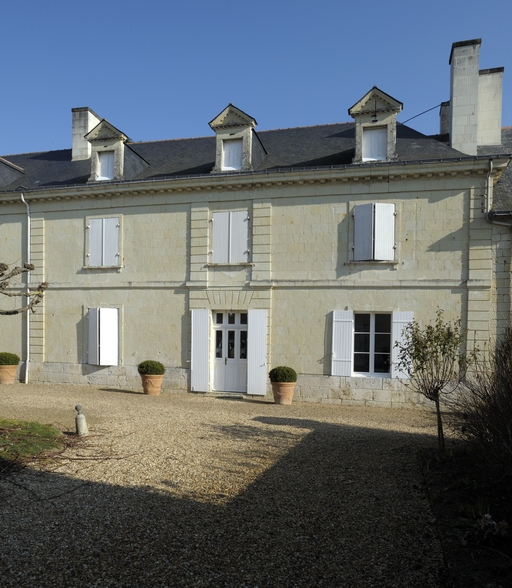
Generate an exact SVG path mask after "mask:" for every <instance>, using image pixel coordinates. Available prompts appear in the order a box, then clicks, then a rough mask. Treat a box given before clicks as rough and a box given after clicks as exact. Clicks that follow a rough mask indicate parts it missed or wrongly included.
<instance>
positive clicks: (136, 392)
mask: <svg viewBox="0 0 512 588" xmlns="http://www.w3.org/2000/svg"><path fill="white" fill-rule="evenodd" d="M98 390H102V391H103V392H116V393H118V394H143V392H142V390H140V391H138V390H129V389H124V388H98Z"/></svg>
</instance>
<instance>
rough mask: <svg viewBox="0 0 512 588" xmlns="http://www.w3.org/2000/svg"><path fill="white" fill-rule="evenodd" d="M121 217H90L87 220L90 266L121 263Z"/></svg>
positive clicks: (108, 265)
mask: <svg viewBox="0 0 512 588" xmlns="http://www.w3.org/2000/svg"><path fill="white" fill-rule="evenodd" d="M120 227H121V224H120V217H117V216H116V217H107V218H90V219H88V221H87V244H88V247H87V259H86V266H88V267H118V266H119V265H120V259H121V254H120Z"/></svg>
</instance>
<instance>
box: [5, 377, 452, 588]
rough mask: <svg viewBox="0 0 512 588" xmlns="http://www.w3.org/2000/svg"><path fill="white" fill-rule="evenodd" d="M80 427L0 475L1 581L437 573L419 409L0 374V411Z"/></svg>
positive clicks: (334, 579) (349, 579)
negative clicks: (288, 402)
mask: <svg viewBox="0 0 512 588" xmlns="http://www.w3.org/2000/svg"><path fill="white" fill-rule="evenodd" d="M77 403H80V404H82V406H83V412H84V414H85V415H86V417H87V423H88V425H89V430H90V432H91V435H90V436H89V437H88V438H87V439H85V440H80V441H79V442H78V444H77V445H75V446H74V447H71V448H69V449H68V450H66V452H65V453H64V454H63V455H62V456H60V457H59V458H58V459H57V460H55V461H54V462H53V463H51V464H47V465H45V466H44V467H40V466H33V467H29V468H25V469H24V470H21V471H20V472H18V473H15V474H12V475H10V476H8V477H3V478H0V529H1V550H0V585H1V586H2V588H7V587H11V586H16V587H23V588H24V587H28V586H30V587H31V588H39V587H47V586H48V587H50V586H51V587H60V586H65V587H72V586H76V587H86V586H87V587H93V586H97V587H101V588H104V587H110V586H112V587H120V586H122V587H125V588H128V587H137V588H139V587H150V586H162V587H163V586H186V587H189V586H190V587H192V586H194V587H195V586H200V587H203V586H209V587H221V586H222V587H223V586H227V587H242V586H246V587H250V588H256V587H260V588H262V587H265V586H290V587H294V586H328V587H336V588H337V587H340V588H345V587H358V588H361V587H364V588H368V587H408V588H411V587H415V586H417V587H421V588H426V587H438V586H441V585H442V583H441V580H440V576H441V575H442V568H443V558H442V553H441V548H440V544H439V541H438V539H437V536H436V532H435V522H434V520H433V517H432V514H431V511H430V508H429V505H428V502H427V500H426V497H425V492H424V488H423V485H422V478H421V474H420V471H419V467H418V463H417V458H416V451H417V449H418V448H421V447H430V446H432V445H433V444H435V443H436V437H435V429H434V426H435V422H434V419H433V417H432V415H431V414H430V413H428V412H423V411H420V410H416V411H414V410H407V409H377V408H360V407H357V408H356V407H341V406H335V405H324V404H309V403H295V404H293V405H292V406H278V405H274V404H273V403H270V402H269V400H268V399H262V400H250V399H247V398H241V397H238V396H229V395H218V396H213V395H210V396H204V395H194V394H176V393H166V392H165V391H164V392H163V393H162V395H161V396H158V397H153V396H145V395H143V394H140V393H138V391H135V390H118V389H97V388H90V387H82V386H65V385H59V386H49V385H22V384H17V385H14V386H5V385H4V386H0V415H1V416H3V417H7V418H19V419H24V420H39V421H42V422H45V423H53V424H56V425H57V426H58V427H59V428H61V429H62V430H63V431H73V430H74V417H75V415H76V412H75V411H74V406H75V404H77Z"/></svg>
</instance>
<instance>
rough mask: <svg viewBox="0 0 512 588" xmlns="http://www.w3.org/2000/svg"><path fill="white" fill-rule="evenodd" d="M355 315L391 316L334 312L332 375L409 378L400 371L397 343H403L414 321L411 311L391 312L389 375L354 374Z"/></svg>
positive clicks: (363, 312) (343, 311) (348, 311)
mask: <svg viewBox="0 0 512 588" xmlns="http://www.w3.org/2000/svg"><path fill="white" fill-rule="evenodd" d="M355 314H389V313H386V312H374V313H371V312H368V311H360V312H359V311H358V312H354V311H352V310H334V311H333V313H332V360H331V375H333V376H357V377H374V378H390V377H391V378H401V379H405V378H407V374H405V373H404V372H400V371H398V369H397V367H396V364H397V362H398V350H397V348H396V347H395V343H396V342H397V341H398V342H402V341H403V336H404V332H403V331H404V328H405V327H406V326H407V325H408V324H409V323H411V322H412V321H413V319H414V314H413V313H412V312H410V311H393V312H391V313H390V314H391V370H390V373H389V374H382V373H366V372H354V369H353V366H354V322H355V321H354V319H355Z"/></svg>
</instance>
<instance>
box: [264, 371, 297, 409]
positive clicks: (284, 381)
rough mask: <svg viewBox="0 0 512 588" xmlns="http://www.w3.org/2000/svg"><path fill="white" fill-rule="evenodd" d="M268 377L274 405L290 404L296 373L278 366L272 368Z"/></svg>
mask: <svg viewBox="0 0 512 588" xmlns="http://www.w3.org/2000/svg"><path fill="white" fill-rule="evenodd" d="M268 375H269V378H270V382H271V384H272V392H273V394H274V402H275V403H276V404H291V403H292V398H293V392H294V390H295V384H296V382H297V372H296V371H295V370H294V369H293V368H291V367H287V366H284V365H279V366H277V367H275V368H272V369H271V370H270V372H269V373H268Z"/></svg>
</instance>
